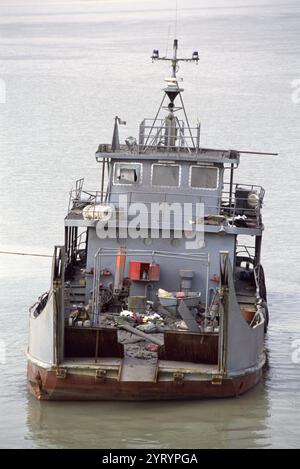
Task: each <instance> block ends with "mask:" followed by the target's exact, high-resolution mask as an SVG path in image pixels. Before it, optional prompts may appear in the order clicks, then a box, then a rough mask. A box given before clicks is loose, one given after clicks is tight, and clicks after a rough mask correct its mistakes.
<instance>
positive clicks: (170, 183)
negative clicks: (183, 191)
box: [152, 164, 180, 187]
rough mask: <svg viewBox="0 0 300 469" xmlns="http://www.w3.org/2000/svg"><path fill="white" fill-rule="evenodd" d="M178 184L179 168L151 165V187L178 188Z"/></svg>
mask: <svg viewBox="0 0 300 469" xmlns="http://www.w3.org/2000/svg"><path fill="white" fill-rule="evenodd" d="M179 183H180V167H179V165H175V164H168V165H167V164H153V165H152V185H153V186H164V187H166V186H167V187H178V186H179Z"/></svg>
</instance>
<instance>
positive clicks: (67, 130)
mask: <svg viewBox="0 0 300 469" xmlns="http://www.w3.org/2000/svg"><path fill="white" fill-rule="evenodd" d="M174 3H175V2H172V1H163V0H162V1H155V0H152V1H150V0H149V1H137V0H136V1H127V0H123V1H121V0H116V1H113V0H107V1H101V0H99V1H89V0H86V1H80V0H78V1H77V0H55V1H52V0H40V1H39V2H37V1H35V2H34V1H31V0H1V3H0V33H1V37H0V79H1V82H0V85H1V86H0V88H1V89H3V87H4V85H5V86H6V104H3V103H2V104H0V142H1V148H0V151H1V157H0V175H1V176H0V177H1V191H0V202H1V204H0V206H1V209H0V250H3V249H10V250H23V251H25V250H26V251H29V252H30V251H35V252H43V253H51V252H52V246H53V245H54V244H55V243H57V244H59V243H61V242H62V234H63V217H64V215H65V211H66V207H67V196H68V190H69V189H70V188H71V186H72V184H73V183H74V181H75V179H77V178H79V177H81V176H82V175H84V176H85V177H86V180H87V181H89V184H88V185H89V187H90V188H91V189H93V188H96V184H97V183H98V182H99V169H98V168H97V165H96V163H95V160H94V156H93V155H94V151H95V149H96V147H97V145H98V143H99V142H100V141H109V140H110V138H111V133H112V125H113V117H114V116H115V115H119V116H121V118H122V119H125V120H127V127H126V128H125V130H124V128H122V132H124V133H123V136H124V137H126V136H127V135H130V134H134V135H136V134H137V124H138V122H139V121H140V120H141V119H142V118H143V117H151V116H153V114H154V113H155V111H156V107H157V106H158V104H159V101H160V99H161V95H160V89H161V88H162V85H163V81H162V80H163V78H164V77H165V76H166V75H167V73H168V72H167V70H166V68H165V65H164V64H151V61H150V60H149V55H150V53H151V51H152V49H153V48H156V47H157V48H160V50H161V52H162V53H164V52H165V50H166V48H167V42H168V41H167V39H168V35H169V37H170V38H173V36H174V23H175V21H174V18H175V12H174ZM170 7H172V8H171V9H170ZM299 24H300V7H299V6H298V2H290V1H282V2H280V1H279V2H276V1H274V0H273V1H271V0H269V1H267V0H261V1H259V0H256V1H254V0H247V2H243V1H242V0H240V1H237V0H236V1H234V0H223V1H221V0H219V1H217V0H214V1H208V0H206V1H204V0H200V1H196V0H187V1H186V0H185V1H183V0H182V1H179V11H178V25H177V34H178V37H179V41H180V43H179V44H180V46H181V51H182V53H183V52H187V53H190V52H192V51H193V50H195V49H198V50H199V53H200V57H201V61H200V64H199V66H198V67H196V66H194V65H189V64H188V65H185V66H183V67H182V70H181V71H180V72H181V74H182V75H183V76H184V77H185V81H184V83H185V89H186V90H185V93H184V98H185V102H186V106H187V108H188V110H189V116H190V120H191V121H195V120H196V119H198V118H200V119H201V120H202V129H203V132H202V144H203V145H207V146H216V147H220V148H223V147H225V148H226V147H229V148H236V149H253V150H260V151H279V152H280V158H272V157H256V156H244V157H243V161H242V164H241V166H240V169H239V175H238V179H239V180H240V181H242V182H251V183H256V184H262V185H264V187H265V188H266V191H267V196H266V202H265V207H264V220H265V224H266V231H265V235H264V245H263V262H264V266H265V270H266V276H267V282H268V291H269V303H270V312H271V323H270V328H269V333H268V336H267V339H266V346H267V348H268V352H269V368H268V370H267V372H266V376H265V380H264V382H263V383H261V384H260V385H259V386H258V387H257V388H256V389H255V390H254V391H251V392H249V393H248V394H247V395H245V396H243V397H241V398H238V399H227V400H223V401H201V402H186V403H177V402H175V403H156V404H154V403H130V404H129V403H86V404H85V403H75V404H72V403H39V402H36V401H35V400H33V399H32V398H31V397H30V396H29V395H28V394H27V391H26V372H25V365H26V364H25V357H24V350H25V347H26V341H27V332H28V330H27V323H28V312H27V311H28V306H30V305H31V304H32V303H33V302H34V300H35V298H36V297H37V296H38V295H39V294H40V293H41V292H43V291H45V290H47V288H48V285H49V275H50V271H49V267H50V263H49V261H48V259H38V258H35V259H34V258H21V257H13V256H0V298H1V301H0V309H1V311H0V314H1V322H0V324H1V325H0V349H1V348H2V349H3V348H4V346H5V351H6V357H3V354H2V356H0V373H1V380H0V447H11V448H15V447H23V448H36V447H51V448H55V447H58V448H72V447H110V448H113V447H124V448H130V447H153V448H164V447H167V448H174V447H175V448H176V447H187V448H188V447H201V448H202V447H221V448H237V447H251V448H254V447H260V448H261V447H293V448H295V447H297V446H299V437H300V423H299V422H300V393H299V388H300V364H297V363H293V361H294V362H295V358H296V359H297V358H299V357H297V354H294V360H293V359H292V353H293V351H294V350H295V349H294V348H293V347H294V346H296V342H295V341H296V340H298V341H299V345H300V321H299V314H300V313H299V305H300V269H299V265H300V254H299V253H300V250H299V232H300V223H299V218H300V217H299V213H298V212H299V210H298V205H299V200H300V197H299V196H300V193H299V192H300V190H299V187H300V186H299V180H300V158H299V154H300V133H299V122H300V103H299V104H297V103H295V102H293V100H292V87H291V82H292V81H293V80H296V79H300V27H299ZM168 31H169V33H168ZM170 45H171V41H169V50H170ZM2 91H3V90H2ZM3 98H4V97H3V92H2V95H1V101H3ZM299 355H300V354H299ZM4 358H5V360H4ZM4 362H5V363H4Z"/></svg>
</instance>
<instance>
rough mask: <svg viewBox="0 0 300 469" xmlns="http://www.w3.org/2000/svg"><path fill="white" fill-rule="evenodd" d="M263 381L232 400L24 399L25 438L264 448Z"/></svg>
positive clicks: (62, 443)
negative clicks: (42, 400) (81, 401)
mask: <svg viewBox="0 0 300 469" xmlns="http://www.w3.org/2000/svg"><path fill="white" fill-rule="evenodd" d="M268 409H269V405H268V400H267V394H266V390H265V388H264V385H263V383H262V384H260V385H258V386H257V387H256V389H254V390H253V391H250V392H249V393H248V394H247V395H245V396H242V397H239V398H236V399H225V400H203V401H197V402H195V401H194V402H191V401H188V402H162V403H154V402H143V403H141V402H139V403H136V402H134V403H128V402H115V403H113V402H100V403H76V402H75V403H70V402H68V403H64V402H38V401H36V400H35V399H33V398H32V397H31V396H28V402H27V425H28V429H29V438H30V439H33V440H35V443H36V444H37V445H38V446H39V447H55V448H76V447H82V446H84V447H87V448H119V447H120V448H132V447H135V448H149V447H151V448H180V447H184V448H228V447H230V448H243V447H251V448H257V447H268V446H269V445H270V439H269V437H268V434H269V432H268V431H267V424H266V420H267V417H268V416H269V410H268Z"/></svg>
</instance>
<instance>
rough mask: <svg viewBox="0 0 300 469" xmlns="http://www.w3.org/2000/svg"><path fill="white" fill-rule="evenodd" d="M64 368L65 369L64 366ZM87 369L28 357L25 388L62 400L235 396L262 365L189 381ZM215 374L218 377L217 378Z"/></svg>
mask: <svg viewBox="0 0 300 469" xmlns="http://www.w3.org/2000/svg"><path fill="white" fill-rule="evenodd" d="M64 370H65V369H64ZM87 371H88V370H82V371H81V372H79V373H78V372H77V373H72V371H71V370H67V373H66V375H64V373H62V374H61V375H60V374H59V373H57V369H52V368H48V369H47V368H44V367H42V366H39V365H38V364H35V363H33V362H31V361H30V360H29V361H28V388H29V391H30V392H31V393H32V394H33V395H34V396H35V397H36V398H37V399H39V400H54V401H55V400H58V401H59V400H61V401H102V400H103V401H104V400H106V401H113V400H118V401H122V400H124V401H147V400H149V401H155V400H184V399H203V398H224V397H235V396H239V395H241V394H244V393H245V392H247V391H248V390H250V389H251V388H253V387H254V386H255V385H256V384H258V382H259V381H260V380H261V378H262V374H263V367H262V366H261V367H258V368H256V369H254V370H253V371H250V372H246V373H241V374H239V375H235V376H231V377H220V376H219V377H215V378H213V377H211V376H209V377H207V378H206V379H199V380H192V381H188V380H187V381H174V380H165V381H155V382H144V381H129V382H128V381H126V382H123V381H120V380H119V381H118V380H115V379H109V378H105V379H103V380H101V379H98V380H96V379H95V375H90V374H87ZM216 378H217V379H216Z"/></svg>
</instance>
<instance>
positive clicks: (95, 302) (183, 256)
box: [92, 248, 210, 326]
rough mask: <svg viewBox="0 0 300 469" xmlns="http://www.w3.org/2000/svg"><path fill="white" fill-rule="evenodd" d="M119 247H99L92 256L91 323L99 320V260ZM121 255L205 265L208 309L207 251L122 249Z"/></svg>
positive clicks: (208, 273)
mask: <svg viewBox="0 0 300 469" xmlns="http://www.w3.org/2000/svg"><path fill="white" fill-rule="evenodd" d="M119 252H120V251H119V249H114V248H111V249H109V248H99V249H98V251H97V252H96V254H95V257H94V282H93V299H92V323H93V325H94V326H95V325H97V324H98V321H99V315H100V313H101V299H100V288H99V287H100V280H101V270H102V267H101V260H102V258H103V257H107V256H108V257H111V256H115V257H117V255H118V254H119ZM122 252H123V255H124V256H125V257H126V259H128V258H132V257H135V256H137V255H139V256H140V259H145V258H151V260H152V261H153V260H155V259H156V258H168V259H170V261H172V260H175V259H176V260H178V259H180V260H182V261H183V260H188V261H194V262H198V263H199V264H202V265H204V266H205V267H206V279H205V310H206V311H207V310H208V306H209V304H208V295H209V277H210V255H209V254H207V253H197V254H188V253H181V252H178V253H174V252H170V251H156V250H143V249H125V248H124V249H123V251H122Z"/></svg>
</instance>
